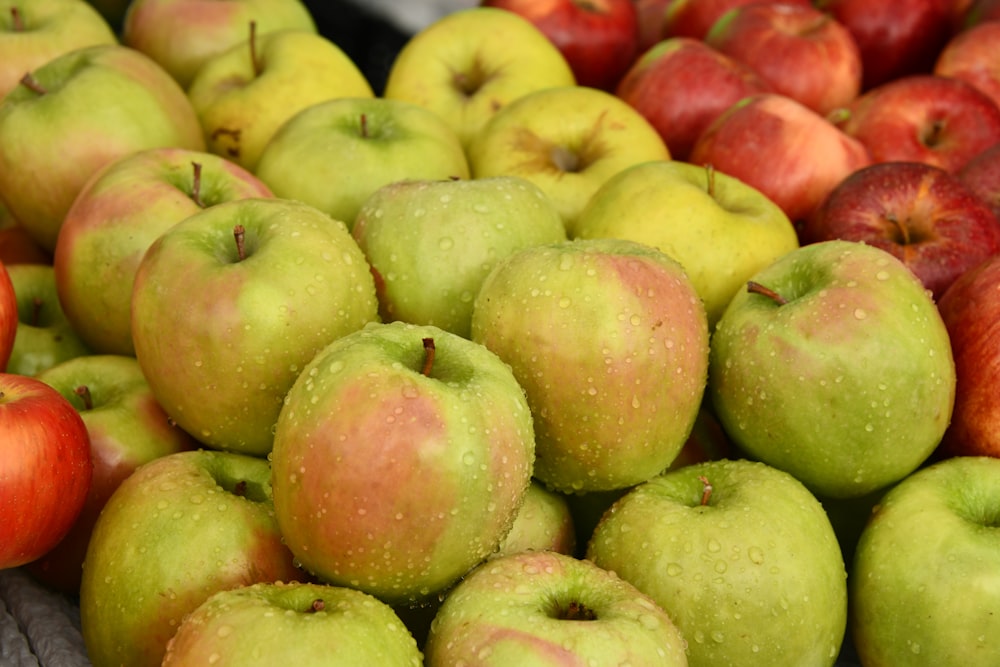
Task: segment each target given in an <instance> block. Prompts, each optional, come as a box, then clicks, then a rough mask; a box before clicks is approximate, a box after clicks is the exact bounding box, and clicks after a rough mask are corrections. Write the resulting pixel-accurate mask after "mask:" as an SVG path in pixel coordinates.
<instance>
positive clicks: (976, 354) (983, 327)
mask: <svg viewBox="0 0 1000 667" xmlns="http://www.w3.org/2000/svg"><path fill="white" fill-rule="evenodd" d="M938 309H939V310H940V311H941V317H942V318H943V319H944V323H945V326H946V327H947V328H948V334H949V336H950V337H951V347H952V355H953V357H954V359H955V374H956V377H957V380H958V381H957V384H956V386H955V407H954V409H953V411H952V417H951V424H950V425H949V426H948V430H947V431H945V434H944V438H943V440H942V442H941V446H940V448H939V452H940V453H942V454H944V455H950V456H963V455H967V456H976V455H988V456H995V457H1000V401H997V391H996V388H997V385H998V383H1000V347H997V344H996V341H997V337H998V336H1000V255H993V256H992V257H990V258H989V259H986V260H985V261H983V262H981V263H980V264H978V265H976V266H975V267H974V268H972V269H970V270H969V271H966V272H965V273H964V274H962V275H961V276H960V277H959V278H958V279H957V280H955V282H953V283H952V284H951V287H949V288H948V290H947V291H946V292H945V293H944V295H943V296H942V297H941V300H940V301H939V302H938Z"/></svg>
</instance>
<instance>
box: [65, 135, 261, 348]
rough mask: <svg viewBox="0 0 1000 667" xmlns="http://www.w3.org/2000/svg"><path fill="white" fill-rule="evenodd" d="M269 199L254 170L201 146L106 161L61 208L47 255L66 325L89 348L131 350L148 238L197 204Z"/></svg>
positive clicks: (196, 208)
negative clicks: (136, 288)
mask: <svg viewBox="0 0 1000 667" xmlns="http://www.w3.org/2000/svg"><path fill="white" fill-rule="evenodd" d="M270 196H271V191H270V189H269V188H268V187H267V186H266V185H265V184H264V183H263V182H262V181H261V180H260V179H258V178H257V177H255V176H254V175H253V174H251V173H250V172H248V171H247V170H245V169H243V168H242V167H240V166H239V165H237V164H235V163H234V162H231V161H229V160H226V159H225V158H222V157H219V156H217V155H214V154H212V153H207V152H205V151H196V150H189V149H184V148H176V147H161V148H150V149H147V150H143V151H138V152H136V153H131V154H129V155H126V156H123V157H121V158H118V159H116V160H114V161H113V162H111V163H109V164H107V165H105V166H104V167H103V168H102V169H100V170H99V171H98V172H97V173H95V174H94V176H93V177H91V179H90V180H89V181H88V182H87V183H86V184H85V185H84V186H83V188H82V189H81V190H80V193H79V194H78V195H77V197H76V199H75V200H74V201H73V205H72V206H70V209H69V211H67V213H66V217H65V218H64V219H63V223H62V227H61V228H60V230H59V238H58V239H57V240H56V247H55V252H54V253H53V257H52V266H53V268H54V270H55V278H56V289H57V290H58V293H59V302H60V304H62V307H63V311H64V312H65V314H66V319H67V320H69V322H70V324H71V325H72V327H73V330H74V331H75V332H76V333H77V335H79V337H80V338H81V339H82V340H83V341H84V342H86V343H87V345H88V347H90V349H92V350H93V351H95V352H101V353H106V354H123V355H134V354H135V347H134V345H133V343H132V327H131V323H130V317H131V315H130V312H131V304H132V286H133V283H134V281H135V272H136V270H137V269H138V267H139V262H140V260H141V259H142V256H143V254H145V252H146V250H147V249H149V246H150V245H152V243H153V241H155V240H156V239H157V237H159V236H160V234H162V233H163V232H165V231H167V229H169V228H170V227H172V226H173V225H175V224H176V223H178V222H180V221H181V220H183V219H185V218H187V217H188V216H191V215H193V214H195V213H197V212H199V211H201V210H202V209H204V208H207V207H210V206H214V205H215V204H218V203H221V202H224V201H231V200H235V199H245V198H251V197H252V198H261V197H264V198H266V197H270Z"/></svg>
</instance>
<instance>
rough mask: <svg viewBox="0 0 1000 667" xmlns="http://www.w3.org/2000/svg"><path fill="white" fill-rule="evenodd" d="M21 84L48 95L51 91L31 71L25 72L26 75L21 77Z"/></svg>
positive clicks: (40, 93)
mask: <svg viewBox="0 0 1000 667" xmlns="http://www.w3.org/2000/svg"><path fill="white" fill-rule="evenodd" d="M21 85H22V86H24V87H25V88H27V89H28V90H31V91H33V92H35V93H38V94H39V95H46V94H48V92H49V91H48V90H46V89H45V86H43V85H42V83H41V82H40V81H39V80H38V79H36V78H35V75H34V74H32V73H31V72H25V73H24V76H22V77H21Z"/></svg>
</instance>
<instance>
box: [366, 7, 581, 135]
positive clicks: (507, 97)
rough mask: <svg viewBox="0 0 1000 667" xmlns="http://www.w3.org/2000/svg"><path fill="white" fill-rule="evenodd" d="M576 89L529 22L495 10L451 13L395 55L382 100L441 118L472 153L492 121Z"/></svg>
mask: <svg viewBox="0 0 1000 667" xmlns="http://www.w3.org/2000/svg"><path fill="white" fill-rule="evenodd" d="M575 83H576V80H575V78H574V76H573V70H572V69H570V66H569V64H568V63H567V62H566V58H564V57H563V55H562V53H561V52H560V51H559V49H558V48H557V47H556V46H555V44H553V43H552V42H551V41H550V40H549V39H548V38H547V37H546V36H545V35H544V34H542V32H541V31H540V30H538V28H536V27H535V26H534V25H533V24H532V23H531V22H530V21H528V20H527V19H524V18H522V17H520V16H518V15H517V14H514V13H513V12H508V11H505V10H502V9H496V8H493V7H471V8H467V9H464V10H459V11H455V12H452V13H449V14H447V15H445V16H443V17H442V18H439V19H437V20H436V21H434V22H433V23H431V24H430V25H428V26H426V27H424V28H423V29H421V30H419V31H418V32H417V33H416V34H415V35H414V36H413V37H412V38H411V39H409V40H408V41H407V42H406V44H405V45H404V46H403V48H402V49H401V50H400V51H399V53H397V54H396V57H395V58H394V60H393V61H392V64H391V67H390V69H389V73H388V77H387V79H386V83H385V91H384V93H383V95H384V96H385V97H388V98H392V99H399V100H404V101H406V102H412V103H414V104H418V105H420V106H423V107H427V108H428V109H430V110H432V111H434V112H435V113H437V114H438V115H440V116H441V117H442V118H443V119H444V120H445V121H446V122H447V123H448V125H449V126H451V127H452V128H454V129H455V132H456V133H457V134H458V137H459V139H460V140H461V141H462V145H463V146H468V144H469V142H470V141H471V140H472V138H473V137H475V136H477V135H478V134H479V132H480V130H481V129H482V127H483V126H484V125H485V124H486V122H487V121H488V120H489V119H490V118H491V117H492V116H493V114H495V113H496V112H497V110H499V109H501V108H503V107H504V106H506V105H507V104H509V103H510V102H512V101H513V100H515V99H517V98H519V97H521V96H522V95H525V94H527V93H529V92H532V91H535V90H541V89H543V88H549V87H551V86H572V85H574V84H575Z"/></svg>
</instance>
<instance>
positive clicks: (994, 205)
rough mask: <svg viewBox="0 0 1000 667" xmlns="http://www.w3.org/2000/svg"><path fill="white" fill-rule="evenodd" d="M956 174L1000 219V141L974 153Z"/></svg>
mask: <svg viewBox="0 0 1000 667" xmlns="http://www.w3.org/2000/svg"><path fill="white" fill-rule="evenodd" d="M956 174H957V175H958V178H959V180H961V181H962V183H963V184H964V185H965V187H967V188H969V189H970V190H971V191H972V193H973V194H975V195H976V196H977V197H979V198H980V199H981V200H982V201H983V202H985V203H986V205H987V206H989V207H990V210H992V211H993V215H995V216H997V219H998V220H1000V143H997V144H994V145H993V146H990V147H989V148H986V149H984V150H982V151H980V152H979V153H977V154H976V155H974V156H973V157H972V158H971V159H970V160H969V161H968V162H966V163H965V165H964V166H963V167H962V168H961V169H959V170H958V171H957V172H956Z"/></svg>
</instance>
